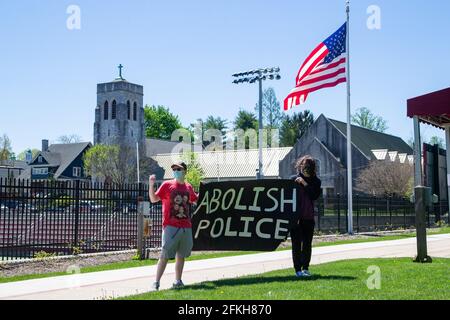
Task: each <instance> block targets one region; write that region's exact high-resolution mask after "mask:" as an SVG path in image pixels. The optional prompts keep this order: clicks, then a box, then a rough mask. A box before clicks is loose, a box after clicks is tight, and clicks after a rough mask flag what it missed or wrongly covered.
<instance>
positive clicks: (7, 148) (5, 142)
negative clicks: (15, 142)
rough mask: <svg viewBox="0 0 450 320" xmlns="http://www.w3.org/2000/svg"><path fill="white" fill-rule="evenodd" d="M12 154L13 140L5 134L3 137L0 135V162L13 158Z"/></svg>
mask: <svg viewBox="0 0 450 320" xmlns="http://www.w3.org/2000/svg"><path fill="white" fill-rule="evenodd" d="M11 154H12V147H11V140H10V139H9V137H8V136H7V135H6V134H4V135H3V137H0V163H2V162H5V161H8V160H9V159H10V158H11Z"/></svg>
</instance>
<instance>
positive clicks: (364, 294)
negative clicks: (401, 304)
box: [121, 258, 450, 300]
mask: <svg viewBox="0 0 450 320" xmlns="http://www.w3.org/2000/svg"><path fill="white" fill-rule="evenodd" d="M369 266H376V267H378V268H379V270H380V275H381V277H380V279H381V282H380V284H381V287H380V289H373V290H370V289H369V288H368V286H367V280H368V278H369V277H370V276H372V275H373V272H372V273H368V272H367V270H368V267H369ZM449 270H450V259H435V260H433V263H429V264H419V263H414V262H412V259H409V258H402V259H357V260H344V261H338V262H331V263H325V264H321V265H316V266H312V267H311V271H312V272H313V276H312V277H311V278H307V279H300V278H297V277H295V276H294V275H293V270H292V269H287V270H281V271H273V272H268V273H264V274H261V275H256V276H247V277H241V278H235V279H227V280H218V281H208V282H203V283H200V284H195V285H189V286H186V287H185V288H183V289H179V290H161V291H159V292H149V293H145V294H141V295H136V296H130V297H127V298H124V299H125V300H128V299H129V300H159V299H164V300H215V299H224V300H228V299H230V300H262V299H269V300H278V299H280V300H292V299H293V300H297V299H305V300H306V299H308V300H309V299H314V300H329V299H338V300H352V299H358V300H359V299H361V300H387V299H389V300H392V299H395V300H405V299H407V300H426V299H432V300H443V299H450V272H449ZM372 283H373V282H372ZM121 299H122V298H121Z"/></svg>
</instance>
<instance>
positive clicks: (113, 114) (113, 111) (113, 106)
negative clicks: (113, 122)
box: [111, 100, 117, 119]
mask: <svg viewBox="0 0 450 320" xmlns="http://www.w3.org/2000/svg"><path fill="white" fill-rule="evenodd" d="M116 115H117V103H116V100H114V101H113V102H112V111H111V118H112V119H115V118H116Z"/></svg>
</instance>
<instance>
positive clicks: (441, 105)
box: [408, 88, 450, 128]
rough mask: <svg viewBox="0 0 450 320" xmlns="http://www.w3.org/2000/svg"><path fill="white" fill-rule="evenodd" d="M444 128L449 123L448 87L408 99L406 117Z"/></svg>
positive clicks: (449, 93)
mask: <svg viewBox="0 0 450 320" xmlns="http://www.w3.org/2000/svg"><path fill="white" fill-rule="evenodd" d="M414 116H418V117H419V119H420V121H422V122H425V123H428V124H431V125H434V126H437V127H440V128H444V127H445V125H449V124H450V88H447V89H444V90H440V91H436V92H432V93H429V94H425V95H423V96H420V97H416V98H412V99H409V100H408V117H411V118H412V117H414Z"/></svg>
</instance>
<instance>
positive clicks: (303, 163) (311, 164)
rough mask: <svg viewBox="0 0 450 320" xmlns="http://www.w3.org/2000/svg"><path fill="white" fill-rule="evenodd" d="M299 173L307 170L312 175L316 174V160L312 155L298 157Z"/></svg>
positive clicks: (297, 167) (296, 166)
mask: <svg viewBox="0 0 450 320" xmlns="http://www.w3.org/2000/svg"><path fill="white" fill-rule="evenodd" d="M295 169H296V170H297V173H303V171H306V172H307V173H308V174H309V175H310V176H311V177H314V176H316V161H315V160H314V158H313V157H311V156H310V155H306V156H303V157H300V158H298V159H297V162H296V163H295Z"/></svg>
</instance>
